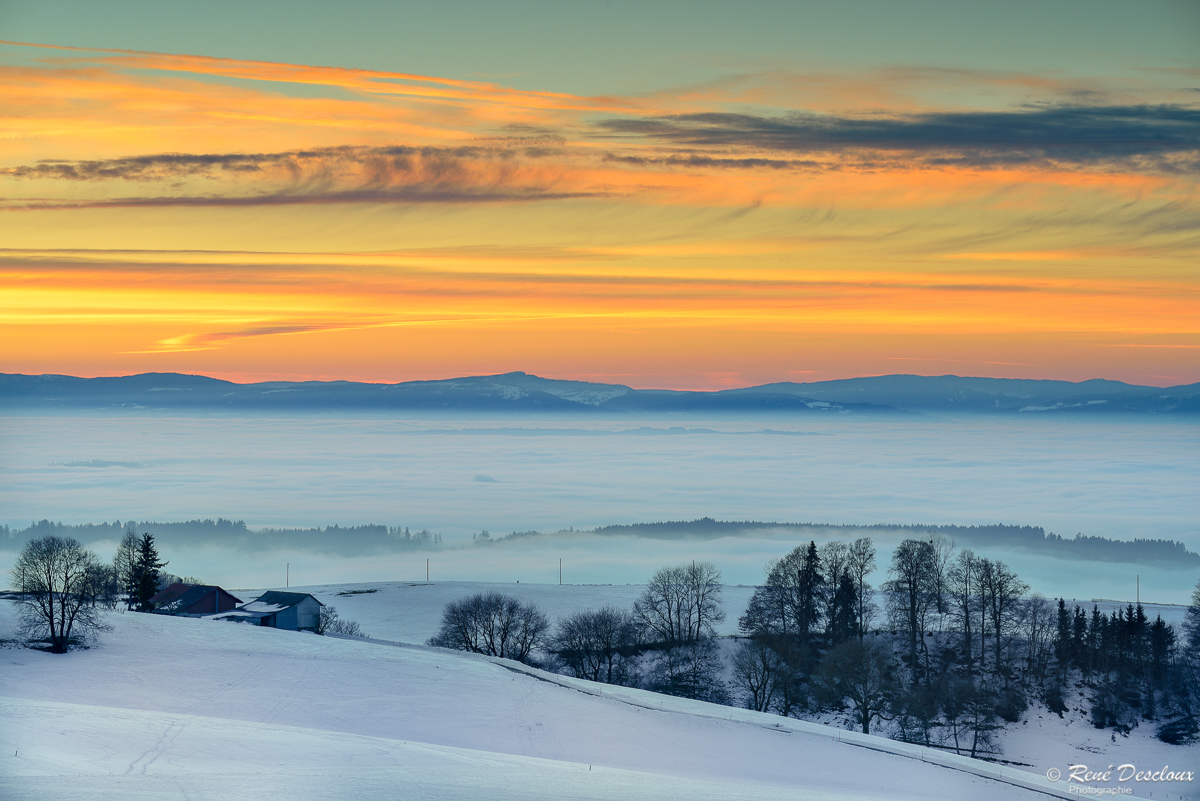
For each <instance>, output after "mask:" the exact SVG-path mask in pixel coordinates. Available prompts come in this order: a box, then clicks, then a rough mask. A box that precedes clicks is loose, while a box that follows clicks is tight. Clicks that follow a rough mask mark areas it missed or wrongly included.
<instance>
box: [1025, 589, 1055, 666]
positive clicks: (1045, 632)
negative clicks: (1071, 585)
mask: <svg viewBox="0 0 1200 801" xmlns="http://www.w3.org/2000/svg"><path fill="white" fill-rule="evenodd" d="M1021 625H1022V628H1023V634H1024V636H1025V645H1026V653H1025V665H1026V669H1027V670H1028V671H1029V673H1030V675H1031V676H1033V677H1034V678H1036V679H1038V680H1039V681H1040V680H1041V679H1043V678H1044V677H1045V675H1046V668H1047V667H1048V666H1049V664H1050V654H1051V652H1052V648H1051V642H1052V640H1053V638H1054V628H1055V627H1054V609H1053V605H1052V604H1051V603H1050V602H1049V601H1048V600H1046V599H1045V598H1044V597H1042V596H1041V595H1038V594H1037V593H1034V594H1033V595H1031V596H1030V597H1029V598H1028V599H1027V600H1026V601H1025V603H1024V604H1023V605H1022V609H1021Z"/></svg>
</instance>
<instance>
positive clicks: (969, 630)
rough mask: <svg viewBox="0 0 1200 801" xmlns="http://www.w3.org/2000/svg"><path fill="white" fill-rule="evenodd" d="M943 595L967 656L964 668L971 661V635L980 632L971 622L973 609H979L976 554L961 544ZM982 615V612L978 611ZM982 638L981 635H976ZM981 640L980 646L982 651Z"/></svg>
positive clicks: (972, 649)
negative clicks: (945, 592)
mask: <svg viewBox="0 0 1200 801" xmlns="http://www.w3.org/2000/svg"><path fill="white" fill-rule="evenodd" d="M946 586H947V590H948V592H947V598H948V601H949V610H950V615H951V618H952V619H953V620H954V625H955V627H956V628H957V629H958V631H959V635H960V637H961V642H962V649H963V655H964V656H965V657H966V660H967V669H968V670H970V669H971V668H973V666H974V664H975V639H976V635H980V632H979V631H978V627H977V626H976V625H975V613H976V611H977V610H979V609H981V608H982V607H981V601H980V597H981V596H980V590H979V558H978V557H976V556H975V553H974V552H973V551H972V550H971V549H969V548H965V549H963V550H961V551H959V552H958V556H957V557H955V559H954V563H953V564H952V565H951V566H950V570H949V572H948V575H947V581H946ZM980 614H981V615H982V612H981V613H980ZM980 639H981V642H982V635H980ZM982 647H983V646H982V644H981V645H980V650H981V653H982Z"/></svg>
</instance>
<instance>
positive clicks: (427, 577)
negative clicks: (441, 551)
mask: <svg viewBox="0 0 1200 801" xmlns="http://www.w3.org/2000/svg"><path fill="white" fill-rule="evenodd" d="M425 583H426V584H428V583H429V560H428V559H426V560H425Z"/></svg>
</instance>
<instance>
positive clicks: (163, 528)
mask: <svg viewBox="0 0 1200 801" xmlns="http://www.w3.org/2000/svg"><path fill="white" fill-rule="evenodd" d="M128 531H140V532H142V533H148V534H152V535H154V536H155V537H156V538H157V539H158V540H159V542H162V543H166V544H168V545H170V544H172V543H175V544H191V543H195V542H206V543H223V544H226V545H230V546H233V547H237V548H245V549H247V550H262V549H268V548H303V549H306V550H311V551H316V552H318V553H332V554H338V555H341V556H360V555H364V554H373V553H392V552H395V551H407V550H426V549H434V548H439V547H441V545H442V535H441V534H437V533H434V532H432V531H429V530H428V529H422V530H420V531H412V530H410V529H409V528H408V527H407V526H385V525H378V524H374V523H371V524H366V525H360V526H340V525H336V524H335V525H330V526H324V527H310V528H263V529H259V530H252V529H250V528H249V527H248V526H247V525H246V523H245V521H243V520H227V519H225V518H222V517H219V518H217V519H215V520H213V519H204V520H187V521H184V522H178V523H158V522H154V521H143V522H138V521H135V520H129V521H126V522H125V523H124V524H122V523H121V521H120V520H115V521H113V522H112V523H85V524H81V525H68V524H64V523H56V522H52V521H50V520H40V521H35V522H33V523H30V525H29V527H28V528H25V529H15V528H11V529H10V528H7V527H5V526H0V538H5V539H26V540H27V539H32V538H36V537H44V536H57V537H65V538H70V539H76V540H80V541H82V542H84V543H95V542H99V541H102V540H108V541H113V540H118V539H120V538H121V537H123V536H124V535H125V533H126V532H128Z"/></svg>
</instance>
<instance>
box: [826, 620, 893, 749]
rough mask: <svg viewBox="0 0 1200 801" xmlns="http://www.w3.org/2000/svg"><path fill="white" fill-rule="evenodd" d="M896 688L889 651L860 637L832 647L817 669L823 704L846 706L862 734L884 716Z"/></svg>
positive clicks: (869, 731)
mask: <svg viewBox="0 0 1200 801" xmlns="http://www.w3.org/2000/svg"><path fill="white" fill-rule="evenodd" d="M895 687H896V685H895V681H894V679H893V677H892V667H891V658H890V656H889V655H888V653H887V652H886V651H884V650H883V649H882V648H879V647H877V646H875V645H872V644H869V643H866V642H861V641H859V640H846V641H845V642H843V643H841V644H839V645H837V646H836V647H834V648H833V649H832V650H830V652H829V654H828V655H827V656H826V657H825V661H823V662H822V663H821V667H820V669H819V670H818V671H817V688H818V693H819V695H820V696H821V698H822V699H823V700H824V702H825V703H826V705H828V706H833V707H844V706H846V705H849V706H850V709H851V711H852V713H853V714H854V717H855V718H856V719H857V721H858V723H859V725H860V726H862V731H863V734H870V733H871V723H872V722H873V721H875V720H886V719H887V717H886V714H885V713H886V710H887V709H888V706H889V704H890V701H891V696H892V694H893V692H894V691H895Z"/></svg>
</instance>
